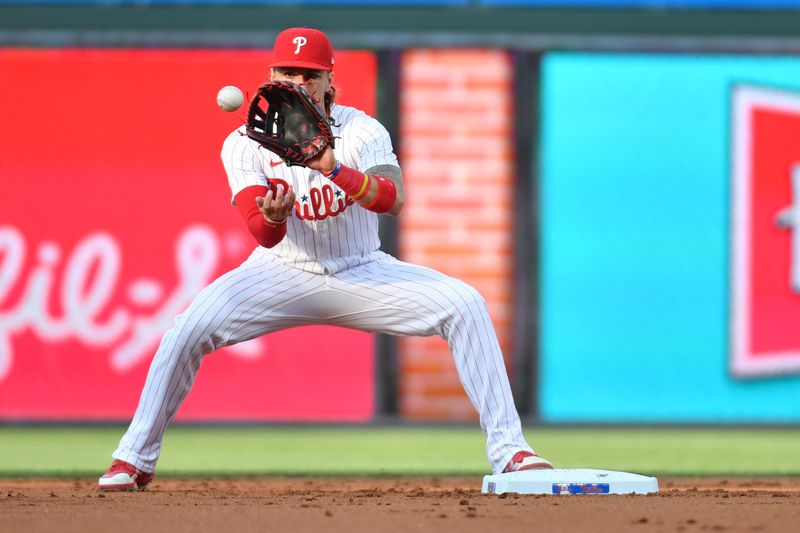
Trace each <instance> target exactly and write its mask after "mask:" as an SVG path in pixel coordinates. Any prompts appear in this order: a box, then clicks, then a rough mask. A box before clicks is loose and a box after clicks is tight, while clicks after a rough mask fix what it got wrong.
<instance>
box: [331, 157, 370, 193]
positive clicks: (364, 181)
mask: <svg viewBox="0 0 800 533" xmlns="http://www.w3.org/2000/svg"><path fill="white" fill-rule="evenodd" d="M336 168H337V169H338V170H336V171H335V173H334V174H333V177H332V178H331V181H333V182H334V183H335V184H336V186H337V187H339V188H340V189H342V190H343V191H344V192H346V193H347V194H348V196H350V198H352V199H353V200H358V199H360V198H361V197H363V196H364V195H365V194H367V191H368V190H369V187H368V185H369V177H368V176H367V175H366V174H364V173H363V172H359V171H358V170H356V169H354V168H350V167H348V166H345V165H337V167H336Z"/></svg>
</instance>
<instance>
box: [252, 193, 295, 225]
mask: <svg viewBox="0 0 800 533" xmlns="http://www.w3.org/2000/svg"><path fill="white" fill-rule="evenodd" d="M294 198H295V194H294V190H293V189H292V186H291V185H289V190H288V191H284V190H283V185H281V184H277V185H275V186H274V187H270V189H269V190H268V191H267V194H265V195H264V196H256V205H258V210H259V211H261V214H262V215H263V216H264V219H265V220H266V221H267V222H271V223H273V224H276V223H281V222H283V221H284V220H286V218H287V217H288V216H289V214H290V213H291V212H292V207H294Z"/></svg>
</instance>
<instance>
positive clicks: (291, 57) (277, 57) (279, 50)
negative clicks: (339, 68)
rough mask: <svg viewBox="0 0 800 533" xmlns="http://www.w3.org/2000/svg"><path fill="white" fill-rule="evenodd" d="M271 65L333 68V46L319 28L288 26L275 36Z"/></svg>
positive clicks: (315, 68)
mask: <svg viewBox="0 0 800 533" xmlns="http://www.w3.org/2000/svg"><path fill="white" fill-rule="evenodd" d="M269 66H270V68H273V67H300V68H310V69H314V70H333V46H332V45H331V42H330V40H329V39H328V36H327V35H325V34H324V33H322V32H321V31H319V30H315V29H313V28H288V29H285V30H283V31H282V32H280V33H279V34H278V36H277V37H276V38H275V46H274V47H273V49H272V63H270V65H269Z"/></svg>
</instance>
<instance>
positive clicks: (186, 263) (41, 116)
mask: <svg viewBox="0 0 800 533" xmlns="http://www.w3.org/2000/svg"><path fill="white" fill-rule="evenodd" d="M268 62H269V53H268V52H254V51H239V50H230V51H211V50H91V49H82V50H75V49H68V50H65V49H58V50H56V49H50V50H46V49H45V50H42V49H37V50H21V49H0V72H3V74H4V80H6V81H9V82H13V83H3V84H0V100H2V101H3V102H5V103H6V104H5V106H4V112H3V119H2V121H0V419H5V420H12V419H15V420H18V419H39V420H42V419H46V420H60V419H104V420H112V419H113V420H125V419H128V418H130V417H131V416H132V414H133V411H134V408H135V406H136V402H137V401H138V398H139V394H140V392H141V388H142V385H143V384H144V378H145V375H146V372H147V369H148V367H149V363H150V360H151V358H152V356H153V354H154V352H155V348H156V346H157V344H158V341H159V340H160V337H161V335H162V334H163V332H164V331H165V330H166V329H168V328H169V327H170V326H171V324H172V321H173V319H174V317H175V315H176V314H178V313H180V312H181V311H182V310H183V309H184V308H185V307H186V306H187V305H188V303H189V301H190V300H191V298H192V297H193V296H194V295H196V294H197V293H198V292H199V291H200V289H202V288H203V287H204V286H205V285H207V284H208V283H209V282H210V281H211V280H213V279H214V278H215V277H217V276H219V275H220V274H222V273H224V272H225V271H227V270H229V269H230V268H232V267H235V266H236V265H238V264H239V263H241V262H242V261H243V260H244V258H245V257H247V255H248V254H249V253H250V251H251V250H252V249H253V248H254V247H255V245H256V243H255V241H254V240H253V239H252V237H251V236H250V235H249V233H248V232H247V229H246V227H245V225H244V223H243V222H242V220H241V219H240V216H239V214H238V212H237V211H236V209H234V208H233V207H231V205H230V190H229V188H228V185H227V179H226V177H225V173H224V170H223V168H222V163H221V161H220V156H219V154H220V149H221V146H222V141H223V140H224V138H225V137H226V136H227V134H228V133H229V132H230V131H232V130H233V129H234V128H236V127H238V126H239V125H240V124H241V123H242V121H243V118H244V113H245V111H244V108H243V109H242V110H240V111H237V112H233V113H225V112H223V111H221V110H220V109H219V108H218V107H217V104H216V94H217V91H218V90H219V89H220V88H221V87H222V86H225V85H236V86H238V87H241V88H242V89H243V90H244V91H245V92H246V93H250V94H252V93H253V90H254V89H255V88H256V87H257V86H258V84H259V83H261V82H263V81H264V80H265V78H266V76H267V68H266V65H267V64H268ZM335 84H336V85H337V87H338V88H339V89H340V90H339V93H338V96H337V98H339V99H340V100H341V101H342V102H343V103H345V104H349V105H354V106H356V107H359V108H361V109H364V110H365V111H367V112H369V113H374V109H375V89H376V65H375V60H374V56H373V55H372V54H370V53H367V52H339V53H338V54H337V57H336V79H335ZM373 393H374V371H373V340H372V336H371V335H369V334H366V333H362V332H356V331H351V330H345V329H338V328H327V327H307V328H301V329H295V330H286V331H282V332H278V333H275V334H272V335H268V336H266V337H263V338H260V339H255V340H253V341H250V342H248V343H245V344H242V345H239V346H235V347H229V348H225V349H223V350H220V351H218V352H216V353H213V354H211V355H208V356H207V357H206V358H205V359H204V361H203V366H202V369H201V370H200V372H199V374H198V380H197V382H196V384H195V387H194V389H193V390H192V392H191V394H190V395H189V398H188V400H187V402H186V403H185V404H184V406H183V407H182V408H181V410H180V411H179V413H178V418H179V419H184V420H342V421H360V420H367V419H369V418H370V417H371V416H372V414H373V402H374V398H373V396H374V394H373Z"/></svg>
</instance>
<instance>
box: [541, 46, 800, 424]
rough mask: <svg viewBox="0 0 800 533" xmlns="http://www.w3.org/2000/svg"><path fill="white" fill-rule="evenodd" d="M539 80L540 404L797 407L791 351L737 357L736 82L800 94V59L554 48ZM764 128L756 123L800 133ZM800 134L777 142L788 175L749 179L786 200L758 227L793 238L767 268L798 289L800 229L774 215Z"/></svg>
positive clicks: (788, 416)
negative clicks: (795, 265) (736, 364)
mask: <svg viewBox="0 0 800 533" xmlns="http://www.w3.org/2000/svg"><path fill="white" fill-rule="evenodd" d="M542 79H543V82H542V98H541V101H542V110H541V111H542V117H543V118H542V123H541V127H542V131H541V146H540V150H541V168H540V169H539V170H540V172H539V174H540V176H541V193H542V198H541V205H542V210H541V213H542V218H541V228H542V233H541V250H540V252H541V258H542V264H541V274H540V275H541V279H540V284H541V295H542V300H541V311H542V312H541V341H540V347H539V348H540V398H539V399H540V409H541V416H542V419H543V420H544V421H546V422H631V423H639V422H644V423H647V422H659V423H684V422H688V423H797V422H800V374H798V373H797V371H796V368H797V367H796V366H795V367H793V366H792V365H785V366H784V367H781V368H784V369H787V370H785V371H783V372H778V373H776V372H771V373H770V372H767V373H766V374H759V373H758V372H756V373H749V374H746V375H743V374H742V373H741V372H739V373H737V372H735V369H734V368H733V366H732V349H733V347H734V346H733V344H735V342H734V341H733V340H732V339H736V338H737V337H736V332H735V331H732V328H735V327H736V323H735V321H734V320H733V319H732V317H733V316H734V315H735V313H734V312H733V310H732V300H733V298H732V297H731V294H732V286H734V285H735V284H734V283H733V281H734V280H733V279H732V272H734V271H736V270H735V269H734V266H733V265H734V259H735V252H736V250H737V249H736V247H735V246H734V245H732V240H733V230H732V228H734V227H736V223H737V221H738V219H739V218H740V217H742V216H743V215H742V214H741V213H740V212H739V211H737V212H736V214H734V209H733V207H732V206H733V205H734V198H733V196H734V195H733V189H734V186H733V183H734V181H733V180H734V177H733V176H734V168H733V166H734V165H733V163H732V162H733V161H734V160H737V157H736V155H737V154H736V153H734V152H735V151H736V150H737V149H738V150H740V151H741V150H755V148H753V147H752V146H750V145H747V146H744V145H741V144H742V143H739V144H740V145H741V146H739V148H736V145H735V143H734V141H733V134H734V129H735V128H734V125H735V122H736V121H735V120H734V118H735V117H734V116H733V112H732V110H733V108H734V93H735V91H736V88H737V87H741V86H746V87H748V88H750V89H753V88H755V90H759V89H764V90H771V91H775V90H777V91H780V92H781V93H782V94H788V95H800V59H798V58H790V57H748V56H687V55H664V54H659V55H648V54H627V55H622V54H613V55H611V54H607V55H606V54H570V53H552V54H547V55H546V56H545V57H544V59H543V65H542ZM762 114H763V113H762ZM755 116H758V113H756V115H755ZM766 116H767V118H769V113H767V114H766ZM763 127H766V128H767V130H769V127H768V125H767V126H763ZM767 130H764V131H767ZM758 131H761V130H757V131H756V133H754V135H756V134H758V135H760V134H759V133H758ZM769 131H771V133H770V132H769ZM769 131H768V135H771V137H764V136H763V135H762V136H761V137H759V138H765V139H767V138H770V139H778V141H775V142H782V143H784V144H791V143H792V142H793V143H794V144H795V145H799V144H800V140H799V139H797V138H794V140H792V139H791V137H787V136H783V137H782V136H781V135H780V132H779V131H778V130H774V129H773V130H769ZM776 131H777V133H776ZM748 138H749V137H748ZM762 144H763V143H762ZM771 144H774V142H773V143H771ZM753 146H755V144H753ZM798 149H800V146H798ZM792 150H793V149H792V148H791V147H788V148H785V149H781V150H780V154H781V156H780V157H781V159H780V161H779V162H780V165H779V166H776V167H774V168H775V169H776V170H775V172H774V173H773V174H776V175H773V174H770V176H772V177H771V178H770V179H774V180H775V183H776V185H774V186H772V185H770V186H769V187H760V188H759V187H756V188H753V189H752V190H753V191H760V190H764V191H767V192H766V193H763V194H768V195H773V196H771V197H768V198H766V197H765V199H764V200H763V201H762V200H758V199H756V200H754V203H753V205H756V206H759V205H766V206H771V207H769V209H772V210H773V211H776V212H775V213H773V212H772V211H769V210H767V211H764V212H763V213H761V214H758V215H757V216H759V217H761V218H760V219H758V220H756V222H757V223H760V224H762V226H763V228H762V230H763V231H762V230H759V231H762V233H763V234H764V235H766V236H767V238H768V239H767V240H764V239H762V240H761V241H759V242H766V243H771V244H770V245H769V246H771V248H770V250H772V251H775V249H776V247H778V248H780V249H781V250H783V249H785V250H786V253H777V254H776V255H775V257H776V259H775V261H773V262H770V263H769V265H771V266H769V265H768V267H767V270H764V269H761V270H760V272H765V274H763V276H765V277H764V279H779V281H776V282H774V283H772V285H775V286H776V287H778V289H775V290H781V291H783V296H782V298H784V299H786V300H793V299H795V298H796V299H798V300H800V289H798V288H795V289H792V288H791V286H790V276H789V274H788V272H789V270H790V264H789V263H791V262H792V261H794V258H793V257H792V256H791V249H792V246H791V242H792V238H793V232H792V231H790V229H791V228H786V227H779V224H777V222H776V220H777V219H776V218H775V217H776V216H777V215H778V211H777V209H778V208H779V207H780V208H782V209H783V210H782V211H781V212H782V213H783V217H784V219H786V218H787V216H788V215H787V214H786V213H787V211H786V209H787V205H788V204H789V203H791V201H792V198H791V194H792V193H791V183H792V181H791V180H792V173H791V171H790V169H791V168H794V166H793V162H792V158H793V154H794V152H792ZM773 151H774V150H773ZM765 153H767V152H765ZM798 153H800V151H799V152H798ZM786 154H788V155H786ZM751 155H752V154H751ZM739 156H741V153H740V154H739ZM738 160H741V158H739V159H738ZM745 160H754V161H755V160H760V159H759V158H758V157H755V156H753V157H751V158H745ZM773 160H775V161H778V159H775V158H774V157H773ZM798 162H800V155H799V156H798ZM767 163H769V161H767ZM776 164H777V163H776ZM784 167H786V168H784ZM763 168H770V167H769V164H766V166H763ZM784 170H785V172H784ZM754 194H755V193H754ZM758 194H762V193H758ZM774 195H785V197H784V196H779V197H775V196H774ZM754 216H755V215H754ZM799 216H800V215H799ZM799 219H800V218H799ZM759 220H760V221H761V222H759ZM784 226H785V224H784ZM748 242H749V241H748ZM759 257H761V256H759ZM798 260H800V259H798ZM762 262H763V261H762ZM770 269H771V270H770ZM759 283H760V282H759ZM759 283H755V288H754V289H752V291H756V292H752V294H753V295H755V296H758V293H757V291H758V290H759V289H758V287H759V286H760V285H759ZM748 286H750V285H748ZM790 291H794V292H790ZM748 294H750V293H748ZM790 305H794V302H793V301H792V302H789V303H788V304H787V306H786V307H785V308H789V306H790ZM761 308H763V309H778V307H769V305H767V306H766V307H764V306H762V307H761ZM761 308H759V309H761ZM759 320H760V321H761V322H760V323H762V324H766V327H765V328H762V329H761V330H759V331H765V332H767V333H765V334H768V333H769V332H770V331H775V332H780V331H782V330H785V329H786V328H792V327H794V328H800V319H798V320H797V323H796V324H795V323H794V320H793V319H792V318H790V317H787V316H785V315H781V314H780V313H772V314H770V315H759ZM777 334H778V333H776V335H777ZM768 341H769V339H767V340H766V341H764V342H767V344H769V342H768ZM759 342H761V341H759ZM762 344H763V342H762ZM792 368H794V369H795V370H792ZM793 372H794V373H793Z"/></svg>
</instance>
